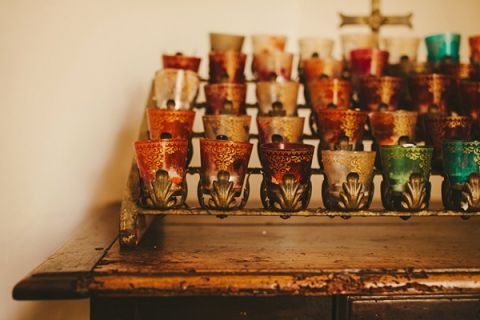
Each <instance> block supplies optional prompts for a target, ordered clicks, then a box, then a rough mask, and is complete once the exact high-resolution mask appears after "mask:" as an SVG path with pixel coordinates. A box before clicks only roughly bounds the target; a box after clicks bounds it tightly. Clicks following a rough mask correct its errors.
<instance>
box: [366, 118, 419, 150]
mask: <svg viewBox="0 0 480 320" xmlns="http://www.w3.org/2000/svg"><path fill="white" fill-rule="evenodd" d="M369 118H370V128H371V131H372V135H373V138H374V140H375V143H376V145H379V146H383V145H396V144H398V142H399V140H400V138H402V139H405V140H406V141H410V142H415V128H416V125H417V113H416V112H415V111H404V110H397V111H376V112H371V113H370V114H369Z"/></svg>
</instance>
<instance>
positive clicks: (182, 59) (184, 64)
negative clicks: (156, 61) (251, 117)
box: [162, 53, 202, 73]
mask: <svg viewBox="0 0 480 320" xmlns="http://www.w3.org/2000/svg"><path fill="white" fill-rule="evenodd" d="M201 60H202V59H201V58H199V57H194V56H184V55H183V54H181V53H177V54H174V55H168V54H164V55H162V62H163V68H164V69H183V70H190V71H193V72H196V73H198V68H199V67H200V61H201Z"/></svg>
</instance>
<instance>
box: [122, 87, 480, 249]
mask: <svg viewBox="0 0 480 320" xmlns="http://www.w3.org/2000/svg"><path fill="white" fill-rule="evenodd" d="M153 93H154V90H153V85H152V88H151V90H150V94H149V97H148V101H147V104H146V108H153V107H155V102H154V98H153V96H154V94H153ZM204 107H205V104H202V103H200V104H197V105H196V108H198V109H201V108H204ZM247 107H249V108H257V106H256V105H255V104H249V105H247ZM299 108H301V109H310V108H309V107H308V106H299ZM201 137H203V133H201V132H196V133H194V134H193V137H192V138H201ZM147 138H148V132H147V124H146V117H145V116H144V118H143V121H142V125H141V128H140V134H139V139H147ZM250 138H252V139H256V138H258V135H256V134H251V135H250ZM304 139H307V140H312V139H318V138H317V137H315V136H313V135H304ZM199 171H200V168H198V167H189V168H188V171H187V172H188V174H191V175H194V174H198V173H199ZM261 173H262V169H261V168H249V169H248V174H261ZM322 173H323V171H322V170H321V169H319V168H312V174H313V175H320V174H322ZM376 174H380V173H379V172H376ZM433 175H439V173H438V172H437V173H435V172H433ZM140 192H141V189H140V177H139V173H138V169H137V165H136V163H135V160H134V161H133V163H132V167H131V169H130V174H129V177H128V182H127V186H126V189H125V191H124V195H123V198H122V206H121V212H120V244H121V245H122V246H125V247H135V246H137V244H138V243H139V242H140V240H141V238H142V236H143V234H144V232H145V231H146V230H147V228H148V227H149V225H150V224H151V222H152V221H153V219H154V218H155V217H156V216H165V215H177V216H178V215H195V216H200V215H205V216H216V217H218V218H226V217H228V216H277V217H281V218H289V217H294V216H295V217H330V218H333V217H341V218H344V219H347V218H351V217H400V218H402V219H408V218H410V217H432V216H437V217H461V218H464V219H466V218H469V217H472V216H480V212H458V211H448V210H432V209H429V210H423V211H417V212H405V211H388V210H383V209H369V210H360V211H353V212H343V211H331V210H325V209H321V208H309V209H306V210H302V211H298V212H293V213H285V212H280V211H269V210H265V209H263V208H244V209H241V210H230V211H220V210H207V209H202V208H200V207H185V208H181V209H169V210H152V209H145V208H142V207H140V206H139V205H138V199H139V197H140Z"/></svg>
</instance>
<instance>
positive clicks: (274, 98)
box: [255, 81, 300, 116]
mask: <svg viewBox="0 0 480 320" xmlns="http://www.w3.org/2000/svg"><path fill="white" fill-rule="evenodd" d="M299 86H300V84H299V83H298V82H297V81H284V82H273V81H260V82H257V83H256V87H255V94H256V96H257V101H258V108H259V114H260V115H268V114H270V113H271V112H272V111H273V108H274V105H275V104H281V108H282V109H283V110H284V111H285V115H287V116H293V115H296V114H297V100H298V88H299Z"/></svg>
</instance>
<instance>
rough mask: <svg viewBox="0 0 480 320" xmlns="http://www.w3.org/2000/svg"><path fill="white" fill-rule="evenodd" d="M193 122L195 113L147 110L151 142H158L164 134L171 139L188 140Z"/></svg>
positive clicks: (189, 111) (188, 111)
mask: <svg viewBox="0 0 480 320" xmlns="http://www.w3.org/2000/svg"><path fill="white" fill-rule="evenodd" d="M194 120H195V111H191V110H166V109H157V108H147V124H148V132H149V135H150V139H152V140H158V139H160V138H161V137H162V135H165V134H167V135H169V136H171V137H172V138H173V139H186V140H189V139H190V138H191V136H192V131H193V122H194Z"/></svg>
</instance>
